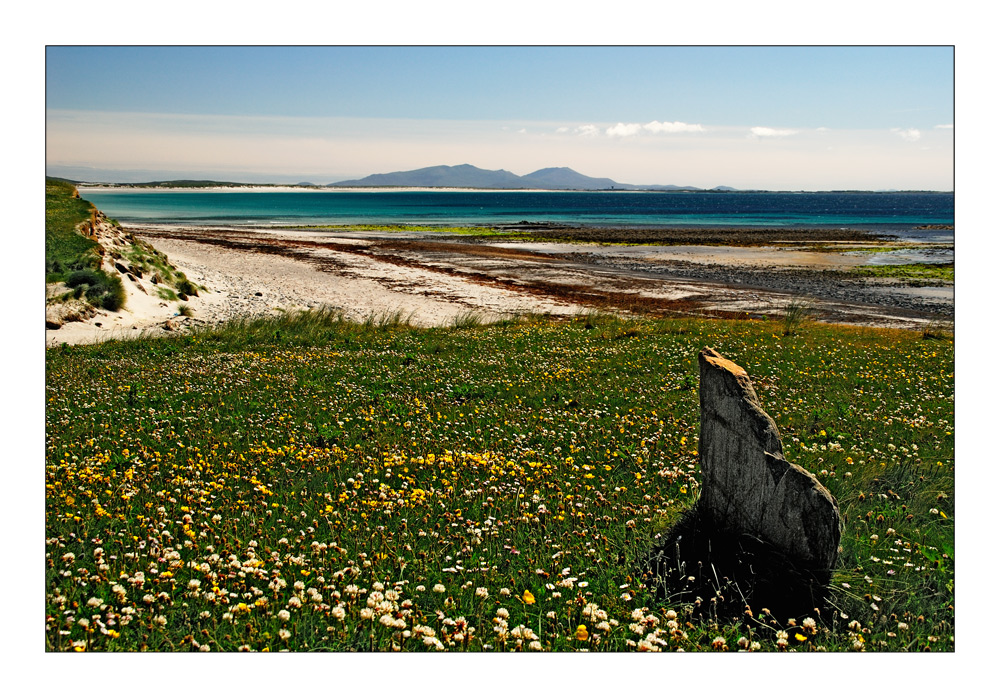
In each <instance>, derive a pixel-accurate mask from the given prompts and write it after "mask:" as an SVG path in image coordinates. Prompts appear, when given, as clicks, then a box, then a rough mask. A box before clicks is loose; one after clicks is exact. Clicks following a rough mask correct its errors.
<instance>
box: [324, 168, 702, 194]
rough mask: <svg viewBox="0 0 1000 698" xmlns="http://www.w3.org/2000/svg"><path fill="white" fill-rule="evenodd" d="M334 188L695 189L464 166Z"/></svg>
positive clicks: (559, 171)
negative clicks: (521, 175)
mask: <svg viewBox="0 0 1000 698" xmlns="http://www.w3.org/2000/svg"><path fill="white" fill-rule="evenodd" d="M328 186H331V187H443V188H455V189H465V188H468V189H552V190H582V191H601V190H608V189H615V190H633V191H634V190H648V189H655V190H673V189H682V188H683V189H695V187H677V186H673V185H642V186H638V185H634V184H620V183H619V182H616V181H614V180H613V179H608V178H607V177H588V176H587V175H583V174H580V173H579V172H577V171H576V170H574V169H572V168H569V167H544V168H542V169H540V170H535V171H534V172H532V173H530V174H526V175H524V176H523V177H519V176H518V175H516V174H514V173H513V172H509V171H507V170H484V169H482V168H479V167H476V166H475V165H470V164H468V163H464V164H461V165H435V166H432V167H423V168H420V169H417V170H407V171H403V172H388V173H385V174H373V175H369V176H367V177H363V178H361V179H349V180H345V181H343V182H334V183H333V184H330V185H328Z"/></svg>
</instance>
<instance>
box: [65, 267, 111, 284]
mask: <svg viewBox="0 0 1000 698" xmlns="http://www.w3.org/2000/svg"><path fill="white" fill-rule="evenodd" d="M102 277H104V278H107V277H106V276H105V275H104V274H101V273H100V272H99V271H97V270H96V269H78V270H77V271H74V272H73V273H72V274H70V275H69V276H68V277H66V285H67V286H69V287H70V288H76V287H77V286H91V287H95V286H99V285H100V284H101V281H102Z"/></svg>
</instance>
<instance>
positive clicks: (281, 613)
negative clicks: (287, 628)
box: [278, 608, 292, 623]
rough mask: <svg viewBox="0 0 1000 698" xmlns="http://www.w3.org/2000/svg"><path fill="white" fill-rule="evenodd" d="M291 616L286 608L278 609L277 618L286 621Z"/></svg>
mask: <svg viewBox="0 0 1000 698" xmlns="http://www.w3.org/2000/svg"><path fill="white" fill-rule="evenodd" d="M291 617H292V614H291V613H289V612H288V610H287V609H284V608H283V609H281V610H280V611H278V619H279V620H281V621H284V622H286V623H287V622H288V619H289V618H291Z"/></svg>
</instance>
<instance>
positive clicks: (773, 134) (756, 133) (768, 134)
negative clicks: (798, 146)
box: [750, 126, 798, 138]
mask: <svg viewBox="0 0 1000 698" xmlns="http://www.w3.org/2000/svg"><path fill="white" fill-rule="evenodd" d="M796 133H798V131H796V130H794V129H790V128H770V127H769V126H754V127H753V128H751V129H750V135H751V136H753V137H754V138H781V137H782V136H794V135H795V134H796Z"/></svg>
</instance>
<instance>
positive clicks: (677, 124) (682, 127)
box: [643, 121, 705, 133]
mask: <svg viewBox="0 0 1000 698" xmlns="http://www.w3.org/2000/svg"><path fill="white" fill-rule="evenodd" d="M643 128H644V129H645V130H647V131H649V132H651V133H698V132H701V131H704V130H705V129H704V128H703V127H702V125H701V124H685V123H684V122H683V121H650V122H649V123H648V124H645V125H643Z"/></svg>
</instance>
